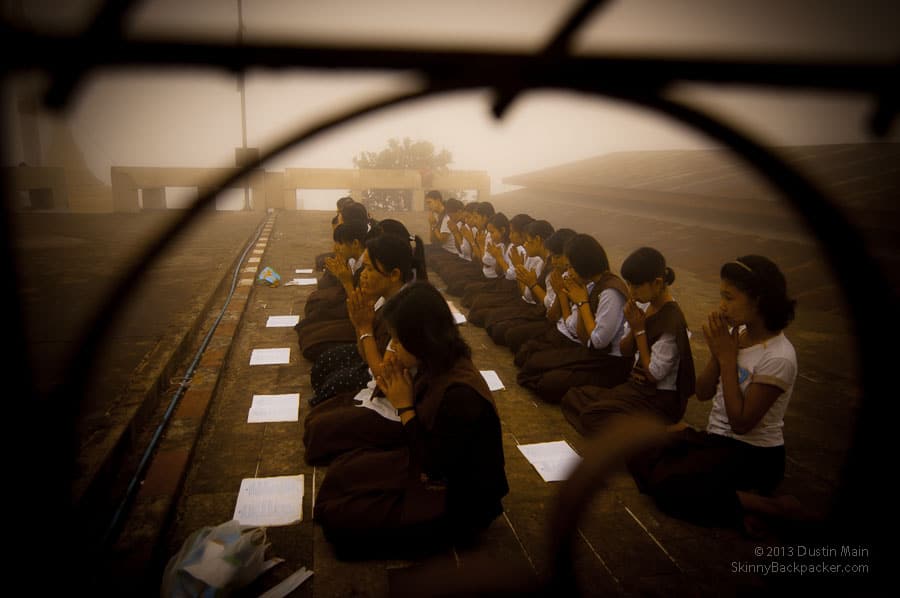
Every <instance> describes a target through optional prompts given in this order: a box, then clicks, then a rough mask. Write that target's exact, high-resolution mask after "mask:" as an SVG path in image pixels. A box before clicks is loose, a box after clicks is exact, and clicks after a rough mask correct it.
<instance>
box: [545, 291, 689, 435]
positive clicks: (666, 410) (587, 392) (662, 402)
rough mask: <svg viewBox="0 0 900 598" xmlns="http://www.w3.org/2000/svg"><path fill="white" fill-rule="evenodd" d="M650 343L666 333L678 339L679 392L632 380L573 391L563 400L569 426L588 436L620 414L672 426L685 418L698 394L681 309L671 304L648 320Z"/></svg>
mask: <svg viewBox="0 0 900 598" xmlns="http://www.w3.org/2000/svg"><path fill="white" fill-rule="evenodd" d="M646 331H647V342H648V343H649V345H650V346H651V347H652V346H653V343H655V342H656V341H657V340H658V339H659V337H661V336H662V335H663V334H665V333H669V334H672V335H673V336H674V337H675V342H676V345H677V346H678V357H679V360H678V377H677V380H676V388H677V390H674V391H673V390H658V389H657V388H656V386H655V385H653V384H647V383H644V382H640V381H638V380H637V379H635V378H632V379H630V380H628V381H626V382H624V383H622V384H620V385H619V386H616V387H615V388H598V387H597V386H593V385H591V386H582V387H580V388H572V389H571V390H569V391H568V392H567V393H566V395H565V396H564V397H563V400H562V404H561V407H562V411H563V415H565V416H566V419H567V420H569V423H571V424H572V426H574V427H575V429H576V430H578V431H579V432H580V433H582V434H584V435H589V434H592V433H593V432H594V431H595V430H597V429H598V428H599V427H600V426H602V425H603V423H605V422H606V421H607V419H608V418H609V416H611V415H613V414H617V413H653V414H656V415H659V416H661V417H662V418H663V419H665V420H666V421H667V422H669V423H675V422H677V421H678V420H680V419H681V418H682V416H683V415H684V411H685V409H686V408H687V401H688V398H690V396H691V395H692V394H694V384H695V381H696V380H695V377H694V358H693V356H692V355H691V345H690V341H689V339H688V336H687V323H686V321H685V318H684V314H683V313H682V312H681V308H679V307H678V304H677V303H675V302H674V301H670V302H668V303H666V304H665V305H663V306H662V308H661V309H660V310H659V311H658V312H656V313H655V314H653V315H652V316H649V317H648V318H647V322H646Z"/></svg>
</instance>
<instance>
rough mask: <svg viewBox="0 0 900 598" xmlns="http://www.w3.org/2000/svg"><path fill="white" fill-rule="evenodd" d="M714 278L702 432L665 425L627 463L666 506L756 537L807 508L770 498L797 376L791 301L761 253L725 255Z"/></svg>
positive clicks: (706, 328)
mask: <svg viewBox="0 0 900 598" xmlns="http://www.w3.org/2000/svg"><path fill="white" fill-rule="evenodd" d="M720 277H721V284H720V294H721V302H720V305H719V309H718V310H716V311H714V312H712V313H711V314H710V315H709V317H708V319H707V322H706V324H704V325H703V335H704V337H705V339H706V344H707V345H708V346H709V350H710V359H709V362H708V363H707V364H706V367H705V368H704V369H703V371H702V372H701V373H700V375H699V376H698V377H697V387H696V391H697V398H698V399H699V400H701V401H709V400H712V402H713V403H712V410H711V411H710V413H709V423H708V424H707V426H706V430H705V431H702V432H701V431H697V430H694V429H693V428H690V427H685V428H682V429H680V430H678V431H673V432H670V434H669V439H668V442H667V443H666V444H665V445H663V446H661V447H659V448H657V449H652V450H649V451H645V452H644V453H642V454H641V455H639V456H638V457H636V458H634V459H632V460H631V461H630V462H629V469H630V471H631V474H632V475H633V476H634V479H635V481H636V482H637V485H638V488H639V489H640V490H641V491H642V492H644V493H646V494H649V495H650V496H651V497H653V499H654V501H655V502H656V504H657V505H658V506H659V507H660V509H661V510H663V511H665V512H666V513H669V514H670V515H673V516H675V517H680V518H683V519H687V520H689V521H692V522H694V523H698V524H701V525H708V526H717V527H730V526H735V527H737V528H739V529H744V530H745V531H746V532H748V533H749V534H750V535H755V534H757V533H758V532H759V525H760V524H761V523H762V524H763V525H764V524H765V523H766V520H767V519H769V520H771V519H798V518H805V517H806V516H807V514H806V512H805V510H804V509H803V507H802V506H801V505H800V503H799V501H798V500H797V499H796V498H794V497H793V496H789V495H783V496H778V497H775V496H773V493H774V491H775V489H776V488H777V486H778V484H779V483H780V482H781V480H782V478H783V477H784V465H785V451H784V414H785V411H786V410H787V407H788V403H789V402H790V400H791V394H792V393H793V390H794V382H795V381H796V378H797V355H796V353H795V351H794V347H793V345H792V344H791V342H790V341H789V340H788V338H787V337H786V336H785V335H784V329H785V328H786V327H787V325H788V324H789V323H790V322H791V320H793V318H794V306H795V304H796V302H795V301H794V300H793V299H790V298H789V296H788V294H787V283H786V281H785V278H784V275H783V274H782V273H781V270H779V268H778V266H777V265H775V263H774V262H772V261H771V260H769V259H768V258H766V257H763V256H760V255H745V256H743V257H740V258H738V259H737V260H735V261H733V262H728V263H726V264H725V265H723V266H722V268H721V270H720Z"/></svg>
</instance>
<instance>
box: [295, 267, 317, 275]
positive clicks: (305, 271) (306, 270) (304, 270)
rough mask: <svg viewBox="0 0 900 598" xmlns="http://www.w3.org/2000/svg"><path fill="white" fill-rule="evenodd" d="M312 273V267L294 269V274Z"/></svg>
mask: <svg viewBox="0 0 900 598" xmlns="http://www.w3.org/2000/svg"><path fill="white" fill-rule="evenodd" d="M312 273H313V269H312V268H297V269H296V270H294V274H312Z"/></svg>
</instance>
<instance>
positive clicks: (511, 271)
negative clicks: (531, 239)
mask: <svg viewBox="0 0 900 598" xmlns="http://www.w3.org/2000/svg"><path fill="white" fill-rule="evenodd" d="M513 251H518V252H519V255H521V256H522V263H524V262H525V258H527V257H528V253H527V252H526V251H525V248H524V247H522V246H521V245H513V244H512V243H510V244H509V245H508V246H507V247H506V263H507V264H508V266H507V268H506V280H515V279H516V267H515V266H514V265H513V261H512V258H511V257H510V254H511V253H512V252H513Z"/></svg>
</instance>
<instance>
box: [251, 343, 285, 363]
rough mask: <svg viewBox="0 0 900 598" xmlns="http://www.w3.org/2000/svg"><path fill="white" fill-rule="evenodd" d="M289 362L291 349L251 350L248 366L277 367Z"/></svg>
mask: <svg viewBox="0 0 900 598" xmlns="http://www.w3.org/2000/svg"><path fill="white" fill-rule="evenodd" d="M290 362H291V348H290V347H284V348H281V349H253V352H252V353H251V354H250V365H278V364H282V363H290Z"/></svg>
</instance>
